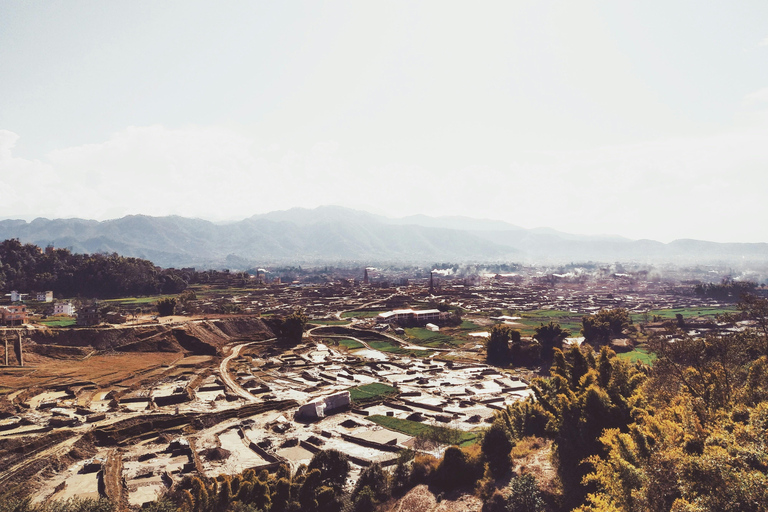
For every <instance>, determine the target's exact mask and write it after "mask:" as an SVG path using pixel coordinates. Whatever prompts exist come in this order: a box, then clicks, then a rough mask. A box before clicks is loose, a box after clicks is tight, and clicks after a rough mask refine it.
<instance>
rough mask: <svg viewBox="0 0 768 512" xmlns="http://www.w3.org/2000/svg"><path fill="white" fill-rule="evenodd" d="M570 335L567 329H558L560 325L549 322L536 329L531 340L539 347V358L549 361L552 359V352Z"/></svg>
mask: <svg viewBox="0 0 768 512" xmlns="http://www.w3.org/2000/svg"><path fill="white" fill-rule="evenodd" d="M570 335H571V332H570V331H568V330H567V329H563V328H562V327H560V324H558V323H555V322H552V321H550V322H549V323H548V324H546V325H544V324H543V323H542V324H541V325H540V326H539V327H536V329H535V334H534V335H533V339H534V340H536V341H538V342H539V345H540V346H541V352H540V357H541V358H542V359H543V360H545V361H549V360H551V359H552V350H553V349H554V348H556V347H559V346H560V345H562V343H563V340H564V339H565V338H567V337H568V336H570Z"/></svg>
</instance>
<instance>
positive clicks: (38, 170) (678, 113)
mask: <svg viewBox="0 0 768 512" xmlns="http://www.w3.org/2000/svg"><path fill="white" fill-rule="evenodd" d="M767 21H768V3H766V2H761V1H757V0H756V1H751V2H749V1H743V2H735V3H731V2H728V3H725V2H721V3H702V2H688V1H674V2H662V1H647V2H642V3H640V2H637V3H632V4H630V3H626V2H607V1H606V2H570V1H561V2H518V1H505V2H484V3H482V4H469V3H464V4H458V3H446V2H419V3H414V2H386V3H373V2H366V3H361V2H354V3H353V2H326V3H320V2H272V3H266V2H259V3H254V2H226V3H216V4H213V3H207V2H191V1H185V2H109V3H104V2H64V3H60V2H52V1H50V2H46V1H43V2H40V1H29V2H4V3H2V4H0V70H2V79H1V80H0V198H2V201H0V218H25V219H32V218H35V217H48V218H58V217H81V218H89V219H99V220H101V219H109V218H117V217H122V216H124V215H126V214H138V213H141V214H147V215H155V216H161V215H169V214H176V215H182V216H187V217H199V218H204V219H210V220H235V219H242V218H244V217H248V216H251V215H253V214H256V213H265V212H269V211H272V210H280V209H288V208H292V207H296V206H301V207H305V208H313V207H316V206H319V205H327V204H336V205H341V206H346V207H351V208H357V209H362V210H367V211H371V212H374V213H379V214H383V215H387V216H390V217H402V216H406V215H413V214H420V213H421V214H426V215H432V216H439V215H465V216H471V217H477V218H492V219H500V220H505V221H508V222H511V223H513V224H516V225H520V226H523V227H527V228H532V227H537V226H547V227H551V228H554V229H558V230H562V231H566V232H576V233H584V234H600V233H611V234H619V235H623V236H626V237H630V238H651V239H655V240H660V241H665V242H666V241H670V240H673V239H676V238H697V239H702V240H712V241H719V242H768V224H766V223H765V222H764V220H765V219H768V201H766V200H765V191H766V190H768V173H767V172H766V170H767V169H768V23H766V22H767Z"/></svg>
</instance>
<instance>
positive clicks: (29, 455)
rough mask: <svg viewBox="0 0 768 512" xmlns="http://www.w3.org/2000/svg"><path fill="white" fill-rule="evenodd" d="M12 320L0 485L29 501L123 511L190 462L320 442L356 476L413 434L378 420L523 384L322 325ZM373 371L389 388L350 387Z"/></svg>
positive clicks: (472, 412) (250, 463)
mask: <svg viewBox="0 0 768 512" xmlns="http://www.w3.org/2000/svg"><path fill="white" fill-rule="evenodd" d="M16 334H17V335H21V339H22V342H21V344H20V345H19V344H17V346H10V345H9V348H8V357H9V360H10V361H12V362H13V361H19V360H20V359H23V363H24V365H23V366H21V365H13V364H9V365H8V366H5V367H4V368H3V371H2V373H1V374H0V379H1V380H0V386H2V387H3V389H4V390H5V391H6V394H5V396H4V398H3V399H2V401H1V402H0V406H1V409H0V410H1V411H2V412H0V485H2V486H3V487H4V488H6V489H13V488H14V486H18V487H19V490H20V491H21V488H22V487H23V490H24V491H25V492H26V493H31V495H32V496H33V500H34V502H36V503H39V502H43V501H46V500H54V499H67V498H71V497H86V498H87V497H99V496H106V497H109V498H110V499H112V500H113V501H115V502H117V503H120V504H121V505H122V506H123V508H126V509H127V508H129V507H131V506H140V505H141V504H143V503H146V502H148V501H151V500H154V499H156V497H157V496H158V495H160V494H162V493H163V492H165V491H166V490H168V489H169V488H170V487H171V486H173V485H174V484H175V483H177V482H179V481H180V480H181V479H182V478H183V477H184V476H186V475H194V474H197V475H205V476H216V475H219V474H222V473H226V474H234V473H238V472H241V471H243V470H245V469H247V468H255V469H256V470H261V469H267V470H271V469H274V468H276V467H277V466H278V465H279V464H283V463H287V464H289V465H290V466H291V467H293V468H295V467H297V466H298V465H300V464H305V463H307V462H309V460H310V459H311V458H312V456H313V454H314V453H316V452H317V451H319V450H321V449H327V448H334V449H337V450H340V451H343V452H344V453H346V454H348V455H349V458H350V461H351V462H352V464H353V467H354V468H356V470H355V471H353V472H352V475H353V476H352V478H355V477H356V475H357V474H358V473H359V470H360V468H362V467H365V466H367V465H370V464H371V463H372V462H374V461H375V462H380V463H381V464H383V465H385V466H386V465H390V464H393V463H394V462H395V461H396V458H397V454H398V452H399V451H400V450H402V449H405V448H410V447H413V445H414V442H415V440H414V438H413V437H412V436H410V435H407V434H404V433H401V432H398V431H395V430H389V429H387V428H384V427H383V426H381V425H380V424H379V423H381V422H379V423H377V422H376V421H375V419H376V418H382V417H383V418H388V417H389V418H395V419H401V420H409V421H418V422H421V423H424V424H431V425H437V426H448V427H451V428H453V429H459V430H465V431H472V430H477V429H478V428H481V427H482V426H483V423H484V422H485V421H486V420H488V419H489V418H491V417H492V416H493V413H494V411H495V410H497V409H499V408H501V407H504V405H505V404H507V403H510V402H512V401H514V400H518V399H520V398H523V397H525V396H527V394H528V392H529V391H528V387H527V383H526V381H525V380H524V379H522V378H521V377H519V376H516V375H513V374H510V373H506V372H505V373H502V372H500V371H498V370H497V369H494V368H491V367H487V366H485V365H483V364H477V363H458V362H454V361H441V360H440V359H439V356H440V355H441V352H440V351H430V352H429V353H430V354H431V355H432V357H429V358H421V357H412V356H408V355H402V354H389V353H384V352H379V351H377V350H374V349H370V348H364V349H362V350H357V351H352V352H350V351H349V350H346V349H344V348H343V347H339V346H334V345H333V344H332V343H328V342H326V343H324V342H323V341H322V340H329V339H332V338H328V337H326V336H331V337H332V336H334V334H333V332H330V333H326V335H324V336H323V337H313V336H310V337H309V338H306V339H305V342H304V343H302V344H300V345H299V346H295V347H287V346H282V345H281V344H280V343H278V342H277V341H275V339H274V338H275V336H274V333H273V332H272V330H271V329H270V327H269V326H268V324H266V323H265V322H264V321H262V320H261V319H259V318H256V317H231V318H221V319H217V320H189V321H186V322H176V323H168V324H161V325H150V326H134V327H125V326H120V327H110V328H93V329H31V328H26V329H20V330H19V331H18V332H17V333H16ZM374 334H375V333H371V335H374ZM21 350H23V356H22V354H20V352H21ZM20 356H21V357H20ZM371 384H379V385H383V386H384V388H386V389H391V390H393V391H392V392H391V393H388V394H387V395H386V396H382V397H379V399H374V400H367V401H366V400H363V401H359V400H356V399H352V400H350V389H353V388H358V387H360V386H362V387H363V388H361V389H364V388H365V386H366V385H371ZM374 398H375V397H374ZM433 449H434V447H433Z"/></svg>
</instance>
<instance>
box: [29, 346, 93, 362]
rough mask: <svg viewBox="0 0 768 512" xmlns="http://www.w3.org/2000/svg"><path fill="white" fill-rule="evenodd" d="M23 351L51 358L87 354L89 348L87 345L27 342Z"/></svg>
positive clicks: (65, 357) (77, 356)
mask: <svg viewBox="0 0 768 512" xmlns="http://www.w3.org/2000/svg"><path fill="white" fill-rule="evenodd" d="M24 351H25V352H27V353H29V352H33V353H35V354H39V355H41V356H45V357H50V358H53V359H71V358H73V357H74V358H82V357H85V356H87V355H88V354H89V353H90V352H91V350H89V348H88V347H69V346H66V345H37V344H29V345H25V346H24Z"/></svg>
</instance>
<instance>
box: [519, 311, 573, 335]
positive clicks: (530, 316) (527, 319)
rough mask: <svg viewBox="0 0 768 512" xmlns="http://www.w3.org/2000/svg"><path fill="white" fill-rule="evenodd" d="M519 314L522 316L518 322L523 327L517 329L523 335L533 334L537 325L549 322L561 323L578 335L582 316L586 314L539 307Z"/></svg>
mask: <svg viewBox="0 0 768 512" xmlns="http://www.w3.org/2000/svg"><path fill="white" fill-rule="evenodd" d="M517 316H519V317H521V319H520V320H517V322H518V323H520V324H522V327H517V329H518V330H519V331H520V333H521V334H522V335H523V336H533V335H534V334H536V328H537V327H539V326H540V325H541V324H545V325H546V324H548V323H549V322H555V323H557V324H560V327H562V328H563V329H568V330H569V331H571V335H572V336H578V335H579V333H580V332H581V317H582V316H584V315H582V314H579V313H571V312H570V311H562V310H558V309H537V310H534V311H524V312H522V313H520V314H518V315H517Z"/></svg>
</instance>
